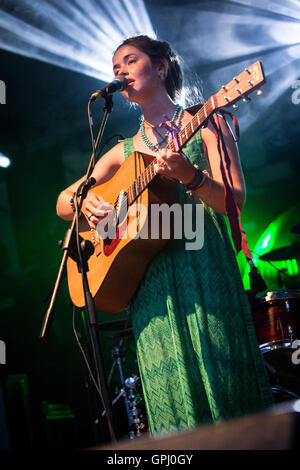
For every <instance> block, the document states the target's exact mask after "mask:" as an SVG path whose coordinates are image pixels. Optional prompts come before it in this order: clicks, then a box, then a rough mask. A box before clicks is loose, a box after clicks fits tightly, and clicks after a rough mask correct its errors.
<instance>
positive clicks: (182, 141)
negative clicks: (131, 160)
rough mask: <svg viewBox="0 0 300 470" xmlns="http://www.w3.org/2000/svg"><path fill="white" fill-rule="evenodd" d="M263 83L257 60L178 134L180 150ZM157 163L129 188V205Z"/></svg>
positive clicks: (173, 146) (171, 144)
mask: <svg viewBox="0 0 300 470" xmlns="http://www.w3.org/2000/svg"><path fill="white" fill-rule="evenodd" d="M263 83H265V77H264V72H263V68H262V64H261V62H260V61H259V60H257V61H256V62H254V63H253V64H252V65H250V66H249V67H247V68H245V69H244V70H243V72H241V73H240V74H239V75H238V76H236V77H234V78H233V79H232V80H231V81H230V82H229V83H227V84H226V85H223V86H222V88H221V89H220V90H219V91H218V93H216V94H215V95H212V96H211V97H210V99H209V100H208V101H207V102H206V103H205V104H204V105H203V106H202V107H201V108H200V109H199V111H198V112H197V113H196V114H195V116H194V117H193V118H192V119H191V120H190V121H189V123H188V124H187V125H186V126H185V127H184V129H182V130H181V131H179V132H178V134H177V141H178V146H179V148H180V149H182V147H184V145H186V143H187V142H188V141H189V140H190V139H191V138H192V137H193V135H195V134H196V132H197V131H198V130H199V129H200V128H201V126H203V124H204V123H205V121H206V120H207V119H208V118H209V117H210V115H211V114H212V113H213V112H215V111H216V110H217V109H220V108H222V107H225V106H230V105H233V104H234V103H236V102H237V101H238V100H240V99H241V98H242V97H243V96H247V95H248V94H249V93H251V92H253V91H254V90H256V89H257V88H258V87H259V86H261V85H262V84H263ZM248 101H250V100H248ZM167 148H169V149H171V150H173V151H175V144H174V142H173V141H172V142H170V143H169V145H168V147H167ZM155 162H156V158H154V159H153V160H152V162H151V163H150V165H148V166H147V168H146V169H145V171H144V172H143V173H142V174H141V175H140V176H139V177H138V178H137V179H136V180H135V181H134V183H133V184H132V185H131V186H130V188H128V190H127V195H128V203H129V204H131V203H132V202H133V201H134V200H135V199H136V198H137V197H138V196H139V195H140V194H141V193H142V192H143V191H144V189H145V188H146V187H147V186H148V184H149V183H150V182H151V181H152V180H153V178H154V177H155V176H156V173H155V170H154V165H155Z"/></svg>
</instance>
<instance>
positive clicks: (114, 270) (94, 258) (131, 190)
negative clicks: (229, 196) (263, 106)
mask: <svg viewBox="0 0 300 470" xmlns="http://www.w3.org/2000/svg"><path fill="white" fill-rule="evenodd" d="M264 82H265V78H264V73H263V69H262V64H261V63H260V61H256V62H255V63H253V64H252V65H251V66H250V67H248V68H246V69H245V70H244V71H243V72H242V73H241V74H240V75H238V76H236V77H234V78H233V80H231V81H230V82H229V83H227V85H224V86H222V88H221V89H220V91H219V92H218V93H217V94H215V95H213V96H211V97H210V99H209V100H208V101H207V102H206V103H205V104H204V105H202V106H201V107H200V109H199V110H198V111H197V112H196V114H195V115H194V116H193V117H192V118H191V120H190V121H189V122H188V124H187V125H186V126H185V127H184V128H183V129H182V130H180V131H179V132H178V134H177V139H178V144H179V147H180V149H181V148H182V147H183V146H184V145H185V144H186V143H187V142H188V141H189V140H190V139H191V138H192V137H193V136H194V135H195V133H196V132H197V131H198V130H199V129H200V128H201V127H202V126H204V125H205V123H206V122H207V120H208V119H209V117H210V116H211V115H212V114H213V113H215V112H216V111H217V110H218V109H220V108H222V107H226V106H229V105H233V104H234V103H235V102H237V101H238V100H240V99H241V98H244V100H248V98H247V95H248V94H249V93H251V92H252V91H254V90H256V89H257V88H258V87H260V86H261V85H262V84H263V83H264ZM168 147H169V148H171V149H172V150H175V145H174V143H173V142H170V143H169V145H168ZM155 160H156V159H155V156H153V155H148V154H144V153H141V152H133V153H132V154H131V155H129V157H128V158H127V159H126V160H125V162H124V163H123V164H122V165H121V167H120V168H119V170H118V171H117V172H116V173H115V175H114V176H113V177H112V178H111V179H110V180H109V181H107V182H106V183H103V184H101V185H99V186H96V187H95V188H92V189H90V191H91V192H95V193H96V194H99V195H101V196H102V197H103V198H104V200H105V201H107V202H110V203H111V204H112V205H113V206H114V208H115V214H116V217H115V219H114V223H113V224H112V225H111V229H112V232H111V233H112V235H111V234H110V232H109V231H108V232H107V228H108V227H106V232H105V227H102V231H100V232H99V229H98V227H99V225H98V227H97V231H94V230H91V229H90V227H89V225H88V222H87V220H86V219H85V217H84V216H83V215H81V216H80V219H79V234H80V236H81V237H82V238H83V239H85V240H89V241H90V242H92V243H93V245H94V253H93V254H92V255H91V257H90V258H89V260H88V272H87V278H88V283H89V288H90V291H91V294H92V297H93V299H94V303H95V308H96V310H97V311H101V312H106V313H111V314H116V313H120V312H121V311H122V310H124V309H125V308H126V306H127V305H128V303H129V302H130V299H131V298H132V296H133V295H134V293H135V292H136V290H137V288H138V286H139V284H140V282H141V280H142V278H143V276H144V274H145V272H146V270H147V267H148V266H149V263H150V262H151V260H152V259H153V257H154V256H155V255H157V254H158V253H159V252H160V251H161V250H162V249H163V248H164V246H165V245H166V243H168V239H167V238H166V237H165V236H162V233H161V229H158V230H157V229H155V232H156V233H158V236H156V237H154V238H153V237H152V238H151V237H148V235H149V234H150V233H153V231H151V229H153V225H152V226H151V210H150V209H151V205H153V204H162V203H166V204H168V205H171V204H172V203H174V202H175V190H176V185H177V183H178V182H177V181H175V180H172V179H169V178H166V177H163V176H161V175H157V174H156V173H155V169H154V164H155ZM152 223H153V221H152ZM99 233H100V234H99ZM103 234H104V235H105V236H104V235H103ZM108 235H109V236H108ZM67 277H68V287H69V293H70V297H71V299H72V302H73V304H74V305H75V306H77V307H83V306H84V304H85V302H84V293H83V287H82V276H81V273H80V272H79V271H78V265H77V263H76V262H75V261H74V260H73V259H72V258H71V257H68V261H67Z"/></svg>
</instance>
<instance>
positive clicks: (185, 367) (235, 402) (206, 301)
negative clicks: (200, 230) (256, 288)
mask: <svg viewBox="0 0 300 470" xmlns="http://www.w3.org/2000/svg"><path fill="white" fill-rule="evenodd" d="M134 150H135V149H134V146H133V142H132V139H125V142H124V153H125V158H127V157H128V155H130V154H131V153H132V152H134ZM184 153H185V154H186V155H187V156H188V157H189V159H190V160H191V162H192V163H193V164H197V165H198V166H199V167H200V168H201V169H203V170H204V169H205V170H207V171H209V168H208V162H207V159H206V157H205V154H204V152H203V147H202V141H201V134H200V132H199V133H198V134H196V136H195V137H194V138H193V139H192V140H191V141H190V142H189V143H188V144H187V146H186V147H185V148H184ZM176 199H177V202H179V203H180V204H182V205H183V204H193V212H194V211H195V202H194V201H193V200H192V199H191V198H190V196H189V195H188V194H187V193H186V190H185V188H184V187H183V186H182V185H181V184H178V186H177V192H176ZM204 207H205V210H204V245H203V248H202V249H200V250H198V251H195V250H187V249H185V243H186V241H187V240H185V239H181V240H179V239H172V240H171V241H169V242H168V244H167V245H166V247H165V248H164V249H163V250H162V251H161V252H160V253H159V254H158V255H157V256H156V257H155V258H154V259H153V261H152V262H151V264H150V266H149V268H148V270H147V272H146V274H145V277H144V279H143V281H142V284H141V286H140V288H139V290H138V291H137V293H136V294H135V296H134V298H133V299H132V301H131V305H130V311H131V316H132V325H133V331H134V336H135V340H136V348H137V358H138V365H139V372H140V376H141V381H142V385H143V393H144V398H145V403H146V409H147V416H148V421H149V430H150V433H151V434H152V435H154V434H156V435H157V434H163V433H166V432H172V431H175V430H184V429H188V428H192V427H195V426H197V425H201V424H204V423H211V422H217V421H220V420H226V419H230V418H233V417H237V416H241V415H245V414H248V413H254V412H256V411H259V410H262V409H263V408H266V407H269V406H271V405H272V403H273V399H272V394H271V390H270V385H269V382H268V377H267V374H266V370H265V366H264V363H263V360H262V357H261V353H260V351H259V348H258V343H257V338H256V334H255V330H254V325H253V320H252V315H251V312H250V308H249V304H248V299H247V295H246V293H245V291H244V287H243V284H242V280H241V277H240V272H239V269H238V265H237V262H236V258H235V252H234V250H233V246H232V243H231V240H230V238H229V234H228V231H227V227H226V224H225V220H224V217H223V216H221V215H219V214H217V213H216V212H215V211H213V210H212V209H210V208H209V207H207V206H205V205H204ZM194 216H195V214H194Z"/></svg>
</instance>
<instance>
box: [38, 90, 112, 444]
mask: <svg viewBox="0 0 300 470" xmlns="http://www.w3.org/2000/svg"><path fill="white" fill-rule="evenodd" d="M103 97H104V99H105V106H104V115H103V118H102V122H101V125H100V128H99V132H98V136H97V139H96V142H95V146H94V147H93V153H92V156H91V159H90V163H89V167H88V170H87V174H86V180H85V181H84V182H83V183H82V184H81V185H80V186H79V188H78V189H77V192H76V195H78V196H79V202H78V206H77V207H78V210H77V211H76V213H75V214H74V217H73V221H72V224H71V227H70V228H69V229H68V230H67V232H66V236H65V239H64V241H63V242H60V247H61V248H62V250H63V251H64V254H63V257H62V261H61V265H60V268H59V271H58V275H57V279H56V282H55V284H54V287H53V292H52V296H51V301H50V305H49V308H48V310H47V312H46V315H45V318H44V321H43V325H42V329H41V332H40V337H39V338H40V339H41V340H45V339H46V338H47V337H48V335H49V330H50V326H51V324H52V322H53V316H54V306H55V302H56V297H57V293H58V290H59V287H60V284H61V281H62V279H63V277H65V276H66V262H67V258H68V256H70V257H71V258H72V259H74V260H75V261H76V262H77V266H78V271H79V272H80V273H81V274H82V285H83V291H84V299H85V315H86V320H87V325H88V331H89V335H90V339H91V344H92V350H93V355H94V362H95V369H96V374H97V382H98V388H99V393H100V397H101V400H102V404H103V407H104V409H105V415H106V417H107V422H108V429H109V433H110V437H111V440H112V441H116V437H115V431H114V427H113V416H112V404H111V401H110V398H109V393H108V383H107V378H106V374H105V367H104V361H103V355H102V352H101V348H100V343H99V336H98V329H97V323H96V310H95V304H94V301H93V298H92V295H91V292H90V289H89V285H88V279H87V274H86V273H87V271H88V264H87V260H88V258H89V257H90V255H91V254H92V253H93V252H94V247H93V244H92V243H91V242H90V241H87V240H83V239H82V237H80V235H78V234H77V241H78V240H79V242H80V243H79V245H80V246H77V243H76V231H75V228H76V219H77V218H78V217H79V215H80V210H81V206H82V203H83V200H84V199H85V197H86V195H87V193H88V190H89V189H90V187H91V186H93V184H95V179H94V178H90V175H91V173H92V171H93V169H94V165H95V158H96V152H97V149H98V146H99V143H100V140H101V138H102V135H103V132H104V128H105V125H106V122H107V119H108V115H109V114H110V113H111V112H112V108H113V101H112V97H111V95H108V94H106V95H105V96H103ZM77 248H78V249H79V250H80V253H79V252H78V249H77Z"/></svg>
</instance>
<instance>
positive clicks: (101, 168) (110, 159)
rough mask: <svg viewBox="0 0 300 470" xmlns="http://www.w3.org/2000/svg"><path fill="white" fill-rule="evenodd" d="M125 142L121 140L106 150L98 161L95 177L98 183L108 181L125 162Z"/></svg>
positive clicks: (94, 172)
mask: <svg viewBox="0 0 300 470" xmlns="http://www.w3.org/2000/svg"><path fill="white" fill-rule="evenodd" d="M124 159H125V158H124V142H123V141H122V142H119V143H118V144H117V145H115V146H114V147H112V148H111V149H110V150H109V151H108V152H106V153H105V154H104V155H103V156H102V157H101V158H100V159H99V160H98V162H97V163H96V165H95V169H94V171H93V174H92V175H93V177H94V178H95V179H96V184H100V183H104V182H105V181H108V180H109V179H110V178H112V176H113V175H114V174H115V173H116V171H117V170H118V169H119V168H120V166H121V165H122V163H123V162H124Z"/></svg>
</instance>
